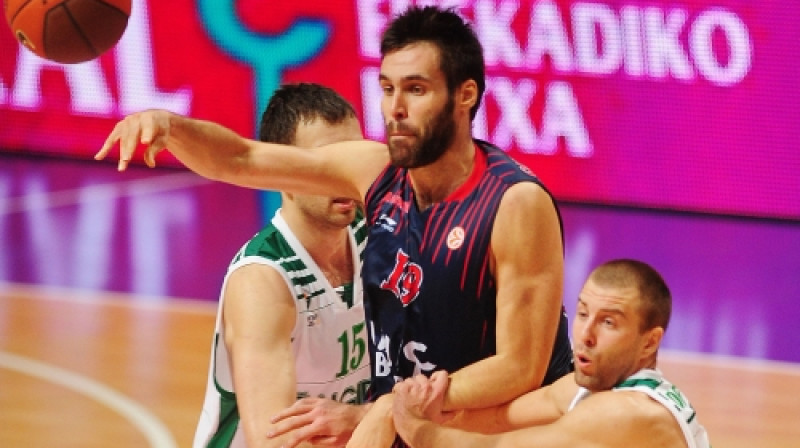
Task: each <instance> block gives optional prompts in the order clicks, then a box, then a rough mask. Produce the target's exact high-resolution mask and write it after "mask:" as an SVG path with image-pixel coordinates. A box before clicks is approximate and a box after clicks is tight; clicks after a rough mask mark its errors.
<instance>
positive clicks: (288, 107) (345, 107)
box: [258, 83, 356, 145]
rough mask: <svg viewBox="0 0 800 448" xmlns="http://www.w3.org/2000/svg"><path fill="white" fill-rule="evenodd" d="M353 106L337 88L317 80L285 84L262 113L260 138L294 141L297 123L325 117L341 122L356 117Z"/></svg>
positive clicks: (334, 121) (324, 118)
mask: <svg viewBox="0 0 800 448" xmlns="http://www.w3.org/2000/svg"><path fill="white" fill-rule="evenodd" d="M355 117H356V112H355V110H353V106H352V105H351V104H350V103H348V102H347V100H345V99H344V98H342V96H341V95H339V94H338V93H336V92H335V91H334V90H333V89H330V88H328V87H325V86H321V85H319V84H313V83H298V84H284V85H282V86H281V87H279V88H278V89H277V90H275V93H273V94H272V98H270V100H269V104H267V108H266V109H264V113H263V114H261V123H260V124H259V128H258V139H259V140H261V141H262V142H271V143H282V144H285V145H290V144H293V143H294V141H295V133H296V131H297V126H298V125H299V124H300V123H301V121H302V122H305V123H310V122H312V121H314V120H316V119H318V118H321V119H322V120H324V121H325V122H326V123H328V124H339V123H341V122H343V121H344V120H346V119H348V118H355Z"/></svg>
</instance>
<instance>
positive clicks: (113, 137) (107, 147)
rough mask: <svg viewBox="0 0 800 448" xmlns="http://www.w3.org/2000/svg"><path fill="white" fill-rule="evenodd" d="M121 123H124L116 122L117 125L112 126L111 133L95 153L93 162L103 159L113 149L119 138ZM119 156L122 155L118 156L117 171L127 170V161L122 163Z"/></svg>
mask: <svg viewBox="0 0 800 448" xmlns="http://www.w3.org/2000/svg"><path fill="white" fill-rule="evenodd" d="M123 122H124V121H119V122H117V124H116V125H115V126H114V129H112V130H111V133H110V134H108V137H106V139H105V141H104V142H103V146H102V147H100V150H99V151H97V153H96V154H95V155H94V159H95V160H103V159H105V158H106V156H107V155H108V153H109V152H110V151H111V148H113V147H114V145H115V144H116V143H117V141H119V140H120V137H121V130H120V128H121V126H123ZM121 156H122V155H121V154H120V163H119V164H118V166H117V169H118V170H119V171H124V170H125V168H127V166H128V161H127V160H126V161H124V162H123V160H122V158H121Z"/></svg>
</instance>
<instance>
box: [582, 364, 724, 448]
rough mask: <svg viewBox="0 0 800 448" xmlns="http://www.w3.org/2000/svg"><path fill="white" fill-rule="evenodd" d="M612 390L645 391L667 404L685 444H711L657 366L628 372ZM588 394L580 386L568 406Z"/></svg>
mask: <svg viewBox="0 0 800 448" xmlns="http://www.w3.org/2000/svg"><path fill="white" fill-rule="evenodd" d="M613 390H615V391H631V390H634V391H638V392H642V393H644V394H647V396H649V397H650V398H652V399H653V400H655V401H657V402H659V403H661V404H662V405H664V407H666V408H667V409H668V410H669V411H670V412H671V413H672V415H673V416H674V417H675V420H677V422H678V425H680V427H681V431H682V432H683V436H684V438H685V439H686V444H687V446H688V447H689V448H711V444H710V443H709V441H708V434H707V433H706V430H705V428H704V427H703V425H701V424H700V422H698V421H697V414H696V413H695V411H694V408H692V405H691V404H690V403H689V400H688V399H687V398H686V396H685V395H683V392H681V391H680V390H678V388H677V387H675V385H673V384H672V383H670V382H669V381H667V379H666V378H664V374H662V373H661V371H660V370H658V369H642V370H640V371H638V372H636V373H634V374H633V375H631V376H629V377H628V378H627V379H626V380H625V381H623V382H622V383H620V384H618V385H616V386H614V389H613ZM589 395H591V392H589V390H588V389H586V388H583V387H581V388H580V389H579V390H578V393H577V394H576V395H575V398H574V399H573V400H572V403H571V404H570V406H569V410H572V408H574V407H575V406H576V405H577V404H578V403H579V402H580V401H581V400H583V399H585V398H586V397H588V396H589Z"/></svg>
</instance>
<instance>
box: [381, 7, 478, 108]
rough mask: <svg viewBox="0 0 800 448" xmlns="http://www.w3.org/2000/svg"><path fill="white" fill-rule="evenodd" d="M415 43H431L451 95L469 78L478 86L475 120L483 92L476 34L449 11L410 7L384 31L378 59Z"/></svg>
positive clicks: (456, 15)
mask: <svg viewBox="0 0 800 448" xmlns="http://www.w3.org/2000/svg"><path fill="white" fill-rule="evenodd" d="M417 42H430V43H432V44H434V45H436V47H437V48H438V49H439V65H440V67H439V68H440V69H441V70H442V73H444V76H445V79H446V80H447V89H448V91H449V93H450V94H452V93H453V92H454V91H455V89H456V87H458V86H460V85H461V84H462V83H463V82H464V81H466V80H468V79H472V80H474V81H475V83H477V84H478V100H477V101H476V103H475V106H473V107H472V109H471V110H470V119H474V118H475V114H476V113H477V112H478V107H479V106H480V105H481V97H482V96H483V92H484V90H486V69H485V67H484V61H483V47H482V46H481V43H480V41H479V40H478V36H477V35H475V31H473V29H472V27H470V25H469V24H467V23H466V22H465V21H464V20H463V19H462V18H461V16H459V15H458V14H457V13H455V12H454V11H453V10H452V9H445V10H442V9H439V8H437V7H435V6H426V7H418V6H412V7H410V8H409V9H408V10H406V12H404V13H402V14H400V15H399V16H397V17H396V18H395V19H394V20H393V21H392V22H391V23H390V24H389V27H388V28H387V29H386V31H384V32H383V37H382V38H381V57H386V55H387V54H388V53H391V52H394V51H397V50H400V49H402V48H405V47H407V46H408V45H411V44H414V43H417Z"/></svg>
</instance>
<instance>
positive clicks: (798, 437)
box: [0, 156, 800, 448]
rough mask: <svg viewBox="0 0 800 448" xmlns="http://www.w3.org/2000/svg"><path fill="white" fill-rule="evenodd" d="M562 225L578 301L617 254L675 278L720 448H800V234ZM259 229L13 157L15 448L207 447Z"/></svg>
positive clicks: (651, 219) (194, 184) (694, 368)
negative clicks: (206, 419)
mask: <svg viewBox="0 0 800 448" xmlns="http://www.w3.org/2000/svg"><path fill="white" fill-rule="evenodd" d="M562 213H563V214H564V221H565V223H564V224H565V235H566V237H567V241H566V249H567V250H566V258H567V260H569V261H570V264H569V265H568V266H567V267H568V269H565V297H576V295H577V291H576V290H575V288H576V287H577V285H580V283H581V282H582V281H583V279H584V278H585V276H586V274H587V270H586V269H587V268H588V267H589V266H593V265H596V264H597V263H598V262H599V261H601V260H604V259H609V258H611V257H619V256H629V257H634V258H641V259H644V260H648V261H650V262H652V263H654V264H655V265H656V266H658V267H659V268H660V269H661V270H662V272H663V273H664V274H665V278H668V279H670V283H671V289H673V296H675V297H676V298H679V300H677V301H676V303H675V309H674V310H673V319H672V320H673V321H672V323H671V325H670V331H668V332H667V338H666V339H668V340H667V341H666V342H665V346H666V347H669V348H670V349H673V350H686V351H688V352H691V353H685V352H676V351H663V352H662V354H661V364H660V366H661V368H662V369H663V370H664V371H665V373H666V374H667V376H668V377H670V379H671V380H673V381H674V382H675V383H676V384H677V385H678V386H679V387H680V388H681V389H683V390H684V391H685V392H686V393H687V395H688V396H689V398H690V399H691V400H692V403H693V405H694V406H695V408H696V410H697V412H698V415H699V418H700V419H701V421H702V422H703V424H704V425H705V426H706V427H707V429H708V430H709V433H710V435H711V439H712V442H713V444H714V446H715V447H716V448H720V447H733V448H738V447H742V448H744V447H748V448H750V447H758V448H761V447H800V392H798V390H800V350H798V349H797V343H798V342H800V339H798V337H800V332H799V330H798V327H797V326H796V322H798V320H800V307H798V306H797V304H796V303H797V302H796V299H797V298H798V294H800V290H798V284H797V272H798V271H797V267H798V266H800V226H799V225H798V223H780V222H778V223H775V222H765V221H752V220H750V221H748V220H745V221H742V220H739V219H729V218H725V217H697V216H676V215H673V214H653V213H645V212H639V211H635V210H606V209H603V208H588V209H587V208H583V207H566V206H565V207H563V209H562ZM260 220H261V217H260V215H259V207H258V202H257V200H256V196H255V195H254V194H253V192H252V191H247V190H245V189H238V188H236V187H231V186H224V185H222V184H215V183H212V182H208V181H206V180H203V179H199V178H198V177H197V176H194V175H192V174H191V173H185V172H175V171H170V170H155V171H151V170H145V169H136V168H132V169H130V170H129V171H128V172H126V173H123V174H120V173H116V172H115V170H114V169H113V165H103V164H97V163H95V162H89V163H87V162H83V161H68V160H53V161H49V160H46V159H41V158H30V157H12V156H2V157H0V448H6V447H12V448H16V447H25V448H28V447H35V448H38V447H47V448H49V447H76V448H78V447H79V448H90V447H106V446H109V445H113V446H115V447H123V448H124V447H158V448H172V447H187V446H190V444H191V440H192V436H193V433H194V429H195V424H196V421H197V418H198V416H199V412H200V407H201V404H202V400H203V393H204V387H205V382H206V376H207V370H208V361H209V350H210V344H211V338H212V332H213V326H214V318H215V312H216V301H215V298H216V294H217V293H218V290H219V282H220V280H221V278H222V273H223V272H224V269H225V267H226V266H227V263H228V260H230V257H231V256H232V254H233V253H234V252H235V251H236V250H237V249H238V248H239V247H240V245H241V244H242V242H243V241H245V240H246V239H247V238H249V237H250V236H251V235H252V233H253V232H254V231H255V229H257V227H258V226H259V225H260V224H259V223H260V222H261V221H260ZM620 235H628V237H627V238H620ZM685 235H693V236H694V238H684V236H685ZM665 239H666V240H667V241H669V244H663V242H662V240H665ZM699 240H702V241H703V244H702V245H698V244H696V241H699ZM687 261H689V262H687ZM700 267H702V268H700ZM43 285H54V286H49V287H46V286H43ZM107 291H118V292H116V293H112V292H107ZM123 292H124V293H123ZM176 296H177V297H192V298H195V299H194V300H190V299H178V298H174V299H171V298H170V297H176ZM198 299H201V300H198ZM566 306H567V308H568V309H569V308H570V304H569V303H566ZM570 314H572V312H571V310H570ZM699 353H724V354H726V355H727V356H729V357H721V356H719V355H704V354H699ZM731 356H735V357H731ZM756 359H758V360H763V359H770V360H781V362H777V361H756Z"/></svg>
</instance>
